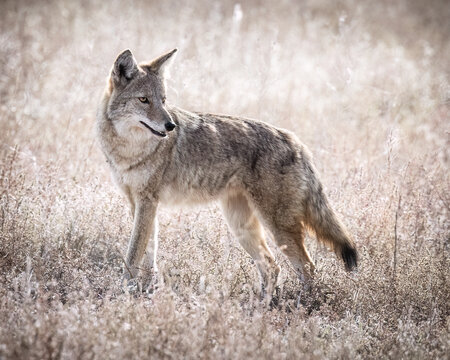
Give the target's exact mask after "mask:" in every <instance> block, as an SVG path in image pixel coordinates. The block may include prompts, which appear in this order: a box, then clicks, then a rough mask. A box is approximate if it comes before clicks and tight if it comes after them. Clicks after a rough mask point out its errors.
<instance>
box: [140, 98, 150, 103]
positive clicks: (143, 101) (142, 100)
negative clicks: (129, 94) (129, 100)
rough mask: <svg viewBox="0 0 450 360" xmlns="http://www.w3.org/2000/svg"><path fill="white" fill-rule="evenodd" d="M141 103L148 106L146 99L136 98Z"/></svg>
mask: <svg viewBox="0 0 450 360" xmlns="http://www.w3.org/2000/svg"><path fill="white" fill-rule="evenodd" d="M138 99H139V101H140V102H141V103H144V104H148V99H147V98H146V97H140V98H138Z"/></svg>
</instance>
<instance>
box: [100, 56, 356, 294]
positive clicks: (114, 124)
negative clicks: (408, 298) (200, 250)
mask: <svg viewBox="0 0 450 360" xmlns="http://www.w3.org/2000/svg"><path fill="white" fill-rule="evenodd" d="M173 54H174V51H172V52H169V53H167V54H165V55H163V56H161V57H159V58H157V59H156V60H154V61H152V62H150V63H145V64H140V65H138V64H137V63H136V61H135V60H134V57H133V56H132V54H131V52H130V51H125V52H123V53H122V54H121V55H119V57H118V58H117V60H116V62H115V63H114V66H113V69H112V70H111V76H110V78H109V81H108V86H107V89H106V91H105V95H104V97H103V100H102V102H101V105H100V107H99V112H98V125H97V129H98V134H99V138H100V144H101V147H102V149H103V152H104V153H105V156H106V158H107V159H108V162H109V164H110V167H111V169H112V173H113V175H114V178H115V180H116V182H117V183H118V185H119V186H120V188H121V189H122V191H123V192H124V193H125V194H126V196H127V197H128V200H129V202H130V206H131V210H132V214H133V216H134V221H135V226H134V230H133V234H132V238H131V241H130V246H129V249H128V254H127V268H128V269H132V271H131V273H130V274H129V276H134V275H135V272H136V269H137V266H138V264H139V262H140V260H141V258H142V255H143V253H144V251H145V248H146V245H147V242H148V240H149V238H152V239H153V243H154V244H155V242H156V235H155V233H156V231H155V221H154V219H155V217H156V211H157V207H158V204H159V203H183V202H199V201H208V200H216V201H219V202H220V204H221V207H222V209H223V212H224V215H225V218H226V220H227V222H228V224H229V225H230V227H231V229H232V230H233V232H234V234H235V235H236V237H237V238H238V240H239V241H240V243H241V244H242V245H243V247H244V248H245V249H246V250H247V251H248V253H249V254H250V255H251V256H252V257H253V258H254V259H255V260H256V262H257V265H258V267H259V269H260V273H261V277H262V281H263V284H264V285H265V286H266V287H267V286H271V284H272V283H273V281H274V279H275V278H276V274H278V266H277V265H275V260H274V258H273V255H272V253H271V251H270V250H269V248H268V247H267V245H266V242H265V235H264V228H265V229H268V230H269V231H270V232H271V233H272V234H273V236H274V239H275V241H276V243H277V245H279V246H280V247H281V249H282V250H283V252H284V253H285V254H286V255H287V256H288V258H289V260H290V261H291V263H292V264H293V265H294V267H295V269H296V270H297V271H298V273H299V275H301V276H302V277H303V276H307V275H309V274H310V273H311V272H312V271H313V269H314V265H313V262H312V260H311V259H310V257H309V254H308V252H307V250H306V248H305V247H304V236H305V231H306V230H312V231H313V232H314V233H315V234H316V235H317V237H318V239H320V240H322V241H324V242H325V243H327V244H328V245H329V246H330V247H331V248H332V249H334V251H335V252H336V253H337V254H338V255H339V256H340V257H341V258H342V259H343V260H344V263H345V265H346V267H347V268H348V269H351V268H353V267H355V266H356V261H357V255H356V250H355V245H354V243H353V241H352V240H351V238H350V236H349V235H348V233H347V231H346V230H345V228H344V226H343V225H342V223H341V222H340V221H339V220H338V218H337V216H336V215H335V213H334V212H333V210H332V209H331V207H330V205H329V203H328V200H327V198H326V196H325V193H324V191H323V188H322V185H321V183H320V181H319V178H318V175H317V171H316V170H315V168H314V166H313V164H312V160H311V156H310V154H309V151H308V150H307V148H306V147H305V146H304V145H303V144H302V143H301V142H300V141H299V140H298V139H297V137H296V136H295V135H294V134H292V133H291V132H289V131H287V130H283V129H280V128H277V127H275V126H272V125H270V124H267V123H265V122H261V121H258V120H252V119H248V118H242V117H234V116H229V115H221V114H210V113H199V112H189V111H186V110H183V109H180V108H177V107H175V106H172V105H168V104H166V101H165V97H166V95H165V86H164V68H165V67H166V65H167V63H168V61H169V59H170V58H172V55H173ZM152 248H153V249H155V246H153V247H152ZM154 253H156V251H154Z"/></svg>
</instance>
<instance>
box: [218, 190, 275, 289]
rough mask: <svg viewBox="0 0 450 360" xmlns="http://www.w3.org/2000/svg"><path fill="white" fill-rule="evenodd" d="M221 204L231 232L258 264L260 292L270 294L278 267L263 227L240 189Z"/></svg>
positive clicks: (225, 198)
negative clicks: (268, 245)
mask: <svg viewBox="0 0 450 360" xmlns="http://www.w3.org/2000/svg"><path fill="white" fill-rule="evenodd" d="M221 205H222V210H223V213H224V215H225V218H226V220H227V222H228V225H229V226H230V228H231V230H232V232H233V234H234V235H235V236H236V237H237V239H238V240H239V243H240V244H241V245H242V247H243V248H244V249H245V250H246V251H247V252H248V253H249V254H250V256H251V257H252V258H253V259H254V260H255V262H256V265H257V266H258V269H259V272H260V276H261V285H262V293H263V294H264V292H267V294H268V295H269V296H271V295H272V293H273V290H274V289H275V286H276V282H277V277H278V273H279V272H280V268H279V266H278V265H277V264H276V263H275V258H274V257H273V255H272V252H271V251H270V249H269V248H268V247H267V244H266V240H265V236H264V229H263V227H262V226H261V223H260V222H259V220H258V218H257V216H256V214H255V212H254V210H253V209H252V208H251V206H250V204H249V202H248V200H247V197H246V196H245V195H244V194H243V193H242V192H240V191H238V192H235V191H233V192H230V193H228V194H227V195H226V196H225V197H224V198H223V199H222V201H221Z"/></svg>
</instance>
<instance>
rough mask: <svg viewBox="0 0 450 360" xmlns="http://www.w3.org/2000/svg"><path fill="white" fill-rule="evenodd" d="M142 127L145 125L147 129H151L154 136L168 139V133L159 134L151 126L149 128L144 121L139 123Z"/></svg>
mask: <svg viewBox="0 0 450 360" xmlns="http://www.w3.org/2000/svg"><path fill="white" fill-rule="evenodd" d="M139 122H140V123H141V124H142V125H144V126H145V127H146V128H147V129H149V130H150V131H151V132H152V133H153V134H155V135H157V136H161V137H166V136H167V135H166V133H165V132H159V131H157V130H155V129H152V128H151V127H150V126H148V125H147V124H146V123H145V122H143V121H139Z"/></svg>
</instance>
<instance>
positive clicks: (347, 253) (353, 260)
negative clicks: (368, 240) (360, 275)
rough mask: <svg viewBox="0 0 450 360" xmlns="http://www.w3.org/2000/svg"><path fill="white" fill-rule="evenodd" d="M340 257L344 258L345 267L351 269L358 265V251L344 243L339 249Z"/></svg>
mask: <svg viewBox="0 0 450 360" xmlns="http://www.w3.org/2000/svg"><path fill="white" fill-rule="evenodd" d="M341 257H342V260H344V264H345V269H346V270H347V271H352V270H354V269H355V268H356V267H357V266H358V253H357V252H356V249H355V248H353V247H351V246H350V245H348V244H345V245H344V246H343V247H342V249H341Z"/></svg>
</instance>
